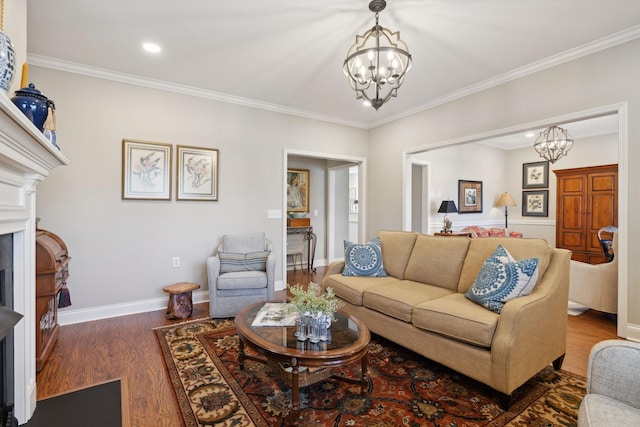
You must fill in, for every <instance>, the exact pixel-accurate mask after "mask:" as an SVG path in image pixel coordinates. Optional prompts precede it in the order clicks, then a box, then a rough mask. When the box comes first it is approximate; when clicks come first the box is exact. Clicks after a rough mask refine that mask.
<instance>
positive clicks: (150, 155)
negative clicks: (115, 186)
mask: <svg viewBox="0 0 640 427" xmlns="http://www.w3.org/2000/svg"><path fill="white" fill-rule="evenodd" d="M172 148H173V147H172V146H171V144H163V143H158V142H146V141H137V140H132V139H123V140H122V199H123V200H127V199H129V200H171V154H172Z"/></svg>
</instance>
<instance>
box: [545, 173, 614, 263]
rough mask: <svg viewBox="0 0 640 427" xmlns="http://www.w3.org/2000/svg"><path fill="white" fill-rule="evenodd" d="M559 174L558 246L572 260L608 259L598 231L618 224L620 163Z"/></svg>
mask: <svg viewBox="0 0 640 427" xmlns="http://www.w3.org/2000/svg"><path fill="white" fill-rule="evenodd" d="M554 173H555V174H556V177H557V194H556V246H557V247H558V248H565V249H569V250H571V251H573V255H572V259H574V260H576V261H581V262H588V263H591V264H597V263H600V262H604V261H605V258H604V255H603V253H602V248H601V247H600V241H599V240H598V230H600V229H601V228H602V227H606V226H608V225H617V224H618V166H617V165H605V166H594V167H589V168H576V169H564V170H556V171H554Z"/></svg>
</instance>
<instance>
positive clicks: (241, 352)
mask: <svg viewBox="0 0 640 427" xmlns="http://www.w3.org/2000/svg"><path fill="white" fill-rule="evenodd" d="M238 350H239V351H238V365H240V369H241V370H244V341H242V339H240V340H239V346H238Z"/></svg>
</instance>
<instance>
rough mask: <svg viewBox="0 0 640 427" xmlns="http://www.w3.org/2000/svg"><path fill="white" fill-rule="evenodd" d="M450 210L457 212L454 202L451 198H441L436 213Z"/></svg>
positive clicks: (449, 211)
mask: <svg viewBox="0 0 640 427" xmlns="http://www.w3.org/2000/svg"><path fill="white" fill-rule="evenodd" d="M451 212H458V209H457V208H456V204H455V203H454V202H453V200H443V201H442V203H440V208H438V213H451Z"/></svg>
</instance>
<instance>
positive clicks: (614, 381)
mask: <svg viewBox="0 0 640 427" xmlns="http://www.w3.org/2000/svg"><path fill="white" fill-rule="evenodd" d="M586 426H595V427H607V426H611V427H623V426H640V343H633V342H630V341H624V340H605V341H601V342H599V343H598V344H596V345H594V346H593V348H592V349H591V353H590V355H589V370H588V372H587V395H586V396H585V397H584V399H583V400H582V403H581V404H580V410H579V413H578V427H586Z"/></svg>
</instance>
